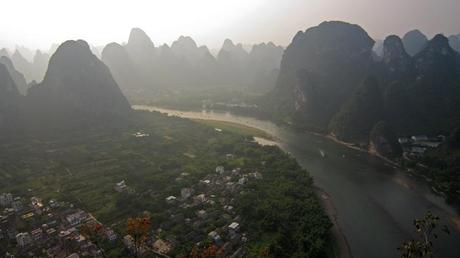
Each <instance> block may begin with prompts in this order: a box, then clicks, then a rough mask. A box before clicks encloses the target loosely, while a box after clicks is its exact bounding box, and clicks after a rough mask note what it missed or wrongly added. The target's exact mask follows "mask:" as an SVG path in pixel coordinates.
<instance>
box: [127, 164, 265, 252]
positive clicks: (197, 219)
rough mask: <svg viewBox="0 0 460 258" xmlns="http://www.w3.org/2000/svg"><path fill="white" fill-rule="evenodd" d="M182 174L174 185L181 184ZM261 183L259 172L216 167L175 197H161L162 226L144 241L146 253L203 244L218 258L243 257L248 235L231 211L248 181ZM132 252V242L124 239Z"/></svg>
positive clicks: (202, 245)
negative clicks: (162, 203)
mask: <svg viewBox="0 0 460 258" xmlns="http://www.w3.org/2000/svg"><path fill="white" fill-rule="evenodd" d="M187 176H188V174H187V173H182V174H181V176H180V178H179V179H182V180H178V181H183V177H187ZM259 179H262V174H261V173H260V172H244V171H243V170H242V169H240V168H235V169H230V170H228V169H225V168H224V167H223V166H217V167H216V168H215V171H213V172H212V173H209V174H207V175H206V176H204V177H203V178H201V179H199V180H198V182H196V183H194V184H192V185H189V186H187V187H183V188H182V189H181V190H180V191H179V192H178V193H177V195H169V196H164V202H165V205H166V206H165V209H166V211H165V214H167V216H168V217H167V218H166V219H165V220H164V222H162V223H160V224H159V225H158V226H156V227H154V228H153V229H152V230H153V232H152V234H151V237H150V238H149V240H148V244H147V245H148V246H149V249H151V250H153V251H154V252H156V253H158V254H161V255H171V254H174V253H176V254H177V252H175V251H177V250H175V249H176V248H178V249H180V248H181V247H183V246H196V247H197V248H204V245H205V244H207V243H211V244H213V245H214V246H215V247H216V248H217V249H218V254H219V256H221V257H243V256H244V254H245V251H244V250H245V248H244V245H245V243H246V242H247V241H248V235H247V233H246V232H245V231H244V227H242V226H241V216H240V215H239V214H238V213H237V211H236V209H235V208H234V206H235V204H236V200H237V197H238V195H240V194H244V191H245V189H246V188H245V185H246V184H248V183H249V182H250V181H251V180H259ZM123 242H124V244H125V246H126V247H131V248H132V245H133V244H132V243H133V241H132V238H131V236H129V235H127V236H125V237H124V241H123Z"/></svg>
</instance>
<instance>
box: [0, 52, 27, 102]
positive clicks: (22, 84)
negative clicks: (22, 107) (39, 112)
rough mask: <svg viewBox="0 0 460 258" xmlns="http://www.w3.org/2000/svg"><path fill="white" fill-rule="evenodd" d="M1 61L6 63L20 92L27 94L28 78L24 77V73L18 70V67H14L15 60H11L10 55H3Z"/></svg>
mask: <svg viewBox="0 0 460 258" xmlns="http://www.w3.org/2000/svg"><path fill="white" fill-rule="evenodd" d="M0 63H2V64H3V65H5V67H6V69H8V73H9V74H10V76H11V78H12V79H13V81H14V83H15V85H16V87H17V89H18V90H19V92H20V93H21V94H22V95H25V94H26V93H27V82H26V79H25V78H24V75H23V74H22V73H20V72H19V71H17V70H16V68H14V65H13V62H11V60H10V59H9V58H8V57H6V56H1V57H0Z"/></svg>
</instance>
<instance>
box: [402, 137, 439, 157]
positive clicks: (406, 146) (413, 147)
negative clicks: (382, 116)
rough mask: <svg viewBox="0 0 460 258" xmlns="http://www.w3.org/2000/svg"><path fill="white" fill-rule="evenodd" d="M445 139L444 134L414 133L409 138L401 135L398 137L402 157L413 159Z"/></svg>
mask: <svg viewBox="0 0 460 258" xmlns="http://www.w3.org/2000/svg"><path fill="white" fill-rule="evenodd" d="M445 139H446V137H445V136H444V135H438V136H435V137H428V136H426V135H416V136H411V137H410V138H408V137H401V138H399V139H398V142H399V144H400V145H401V148H402V150H403V157H404V158H405V159H414V158H420V157H422V156H423V154H424V153H425V151H426V150H427V149H430V148H437V147H438V146H439V145H441V143H443V142H444V141H445Z"/></svg>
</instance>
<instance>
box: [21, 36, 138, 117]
mask: <svg viewBox="0 0 460 258" xmlns="http://www.w3.org/2000/svg"><path fill="white" fill-rule="evenodd" d="M27 101H28V104H29V107H30V112H31V113H33V114H35V115H36V116H37V117H40V118H43V119H47V118H49V120H51V121H56V123H66V122H69V123H70V122H72V121H81V120H92V119H100V120H105V119H108V118H110V117H123V116H126V115H127V114H128V113H129V112H130V110H131V108H130V105H129V103H128V101H127V100H126V98H125V97H124V95H123V94H122V93H121V91H120V88H119V87H118V85H117V83H116V82H115V80H114V79H113V78H112V75H111V73H110V71H109V69H108V67H107V66H106V65H105V64H104V63H102V62H101V61H100V60H99V59H98V58H97V57H96V56H94V55H93V54H92V53H91V51H90V48H89V45H88V44H87V43H86V42H85V41H82V40H77V41H73V40H69V41H66V42H64V43H63V44H62V45H60V46H59V48H58V49H57V50H56V52H55V53H54V55H53V56H52V57H51V59H50V63H49V66H48V71H47V72H46V75H45V78H44V80H43V81H42V82H41V83H39V84H36V85H34V86H33V87H32V88H31V89H30V90H29V94H28V96H27Z"/></svg>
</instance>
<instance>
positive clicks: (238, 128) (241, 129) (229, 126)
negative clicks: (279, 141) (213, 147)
mask: <svg viewBox="0 0 460 258" xmlns="http://www.w3.org/2000/svg"><path fill="white" fill-rule="evenodd" d="M192 120H193V121H195V122H198V123H202V124H205V125H208V126H212V127H214V128H215V129H216V130H226V131H229V132H233V133H237V134H242V135H247V136H254V137H259V138H263V139H266V140H270V141H276V137H275V136H273V135H271V134H269V133H267V132H265V131H263V130H261V129H258V128H255V127H251V126H248V125H244V124H239V123H234V122H228V121H221V120H214V119H198V118H193V119H192Z"/></svg>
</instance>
